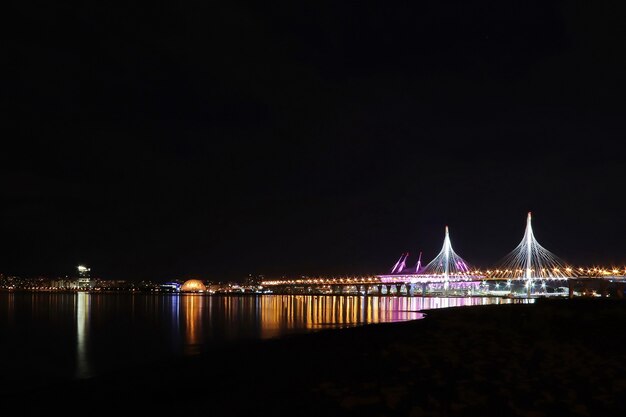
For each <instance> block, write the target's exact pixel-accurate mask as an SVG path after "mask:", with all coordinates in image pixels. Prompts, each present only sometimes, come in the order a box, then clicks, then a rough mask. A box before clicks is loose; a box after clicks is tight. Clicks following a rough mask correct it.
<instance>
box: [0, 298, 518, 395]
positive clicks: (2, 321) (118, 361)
mask: <svg viewBox="0 0 626 417" xmlns="http://www.w3.org/2000/svg"><path fill="white" fill-rule="evenodd" d="M514 301H516V302H524V301H528V300H512V299H507V298H498V297H467V298H436V297H425V298H422V297H377V296H369V297H359V296H299V295H293V296H287V295H285V296H279V295H263V296H208V295H182V294H167V295H149V294H128V293H111V294H97V293H87V292H78V293H45V292H0V331H1V340H2V343H1V344H0V354H2V356H3V357H5V358H10V360H9V361H7V362H6V363H5V366H4V367H3V372H2V374H0V375H1V376H0V381H1V385H2V387H4V388H5V389H8V390H11V391H19V390H22V389H27V388H29V387H31V386H34V385H36V386H40V385H45V384H49V383H52V382H54V381H57V380H68V379H73V378H88V377H92V376H95V375H98V374H100V373H102V372H104V371H111V370H115V369H123V368H127V367H132V366H136V365H138V364H141V363H147V362H150V361H158V360H161V359H165V358H169V357H176V356H193V355H198V354H201V353H202V352H206V351H208V350H210V349H213V348H214V347H216V346H217V345H221V344H224V343H229V342H234V341H242V340H261V339H271V338H277V337H283V336H287V335H291V334H295V333H306V332H312V331H317V330H321V329H327V328H343V327H353V326H357V325H364V324H373V323H386V322H398V321H407V320H416V319H420V318H422V317H423V313H422V312H421V311H420V310H424V309H436V308H443V307H454V306H463V305H483V304H500V303H511V302H514Z"/></svg>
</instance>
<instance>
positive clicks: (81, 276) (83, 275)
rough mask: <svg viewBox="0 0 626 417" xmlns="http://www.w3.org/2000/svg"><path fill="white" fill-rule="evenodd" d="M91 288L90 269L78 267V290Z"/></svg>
mask: <svg viewBox="0 0 626 417" xmlns="http://www.w3.org/2000/svg"><path fill="white" fill-rule="evenodd" d="M90 288H91V268H87V267H86V266H84V265H78V289H79V290H88V289H90Z"/></svg>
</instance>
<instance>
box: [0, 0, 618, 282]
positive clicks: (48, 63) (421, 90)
mask: <svg viewBox="0 0 626 417" xmlns="http://www.w3.org/2000/svg"><path fill="white" fill-rule="evenodd" d="M62 3H64V2H34V1H20V2H15V4H14V5H13V6H12V9H13V13H7V16H6V19H7V20H9V24H8V25H6V26H5V28H6V29H8V31H7V35H5V38H4V39H5V42H4V43H5V46H7V45H8V50H6V51H5V60H6V61H5V64H4V67H5V70H6V69H8V70H9V75H5V76H4V77H3V96H4V97H5V99H7V100H6V103H7V104H6V105H5V106H3V107H4V109H5V110H4V111H3V113H4V115H5V123H3V131H4V133H3V135H2V136H3V141H2V149H1V151H0V164H1V166H0V174H1V175H0V184H1V187H0V190H1V194H0V195H1V199H2V200H1V206H0V210H1V216H0V237H1V239H2V248H1V252H0V272H2V273H5V274H17V275H22V276H32V275H48V276H54V275H57V274H58V275H66V274H73V273H74V272H75V267H76V265H78V264H79V263H85V264H87V265H89V266H91V268H92V272H93V275H95V276H98V277H102V278H107V279H137V280H138V279H153V280H168V279H173V278H181V279H182V278H188V277H199V278H202V279H207V280H238V279H241V278H243V277H245V276H246V275H247V274H250V273H251V274H264V275H265V276H266V277H277V276H282V275H286V276H294V275H318V274H364V273H369V274H374V273H383V272H386V271H388V270H389V269H390V268H391V267H392V266H393V264H394V263H395V261H396V260H397V258H398V257H399V256H400V254H401V253H403V252H406V251H409V252H410V253H411V257H410V259H409V263H410V264H414V263H415V261H416V260H417V254H418V253H419V252H420V251H422V252H423V258H424V259H423V260H424V261H429V260H430V259H432V258H433V257H434V256H435V255H436V254H437V252H438V251H439V250H440V248H441V245H442V242H443V234H444V226H445V225H449V227H450V234H451V238H452V244H453V247H454V249H455V250H456V252H457V253H458V254H459V255H460V256H462V257H463V258H465V259H466V260H467V261H468V263H470V264H472V265H476V266H479V267H487V266H491V265H493V264H494V263H496V262H497V261H499V260H500V259H502V258H503V257H504V256H505V255H506V254H507V253H508V252H509V251H511V250H512V249H513V248H514V247H515V246H516V245H517V244H518V243H519V241H520V240H521V239H522V236H523V232H524V226H525V221H526V213H527V212H528V211H532V212H533V226H534V231H535V236H536V237H537V239H538V241H539V242H540V243H541V244H542V245H543V246H544V247H546V248H547V249H549V250H551V251H552V252H554V253H555V254H557V255H558V256H560V257H561V258H563V259H565V260H566V261H568V262H571V263H574V264H576V265H585V266H586V265H590V264H605V265H620V266H623V265H624V264H626V239H625V236H626V233H625V232H626V215H625V214H626V205H625V200H626V199H625V198H624V185H623V184H624V180H625V178H626V169H625V166H624V163H623V160H624V149H625V145H624V144H623V143H624V139H625V136H626V124H625V122H626V118H625V115H626V113H625V108H624V107H625V103H624V99H625V97H626V95H625V93H626V81H625V80H626V25H625V24H624V16H625V13H624V12H625V11H626V10H625V8H624V7H622V8H621V9H619V8H618V7H619V6H615V5H601V4H598V3H599V2H568V1H560V2H555V1H549V0H540V1H524V2H502V1H484V0H480V1H468V0H463V1H419V2H418V1H412V2H411V1H402V2H389V1H384V2H383V1H381V2H374V1H352V2H340V1H319V0H316V1H271V2H260V3H259V4H256V3H258V2H254V4H253V2H249V3H247V2H240V1H227V2H223V3H221V4H217V2H207V1H203V2H191V1H190V2H176V4H170V5H169V6H168V8H164V7H163V6H160V5H158V4H156V3H158V2H156V3H155V4H152V3H148V2H140V3H136V4H133V2H124V5H123V6H119V8H118V6H114V5H112V4H110V3H109V2H93V1H85V2H82V3H83V4H82V5H72V6H70V5H69V2H68V5H63V4H62ZM513 3H514V4H513ZM588 3H592V4H588Z"/></svg>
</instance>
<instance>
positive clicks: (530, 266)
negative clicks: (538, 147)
mask: <svg viewBox="0 0 626 417" xmlns="http://www.w3.org/2000/svg"><path fill="white" fill-rule="evenodd" d="M408 258H409V253H408V252H407V253H403V254H402V255H401V256H400V258H399V259H398V260H397V262H396V263H395V264H394V265H393V267H392V268H391V269H390V271H389V272H388V273H385V274H380V275H372V276H360V277H359V276H353V277H331V278H329V277H317V278H311V277H300V278H296V279H281V280H268V281H264V282H263V285H264V286H265V287H267V288H270V289H275V290H278V292H294V290H295V292H304V293H311V292H315V293H320V292H321V293H332V294H335V293H348V294H350V293H354V294H388V295H389V294H395V295H401V294H403V295H418V294H421V295H426V294H432V295H451V296H464V295H502V296H506V295H517V296H541V295H543V296H548V295H570V296H572V295H573V294H574V293H575V292H576V291H575V289H576V287H582V290H581V291H582V292H585V293H590V294H593V293H594V291H595V292H596V293H597V294H598V295H604V294H605V293H606V294H608V293H609V292H610V291H613V290H615V291H616V292H617V294H616V295H617V296H620V297H623V291H624V288H623V284H624V281H625V280H626V268H598V267H593V268H583V267H574V266H571V265H568V264H567V263H566V262H565V261H563V260H562V259H561V258H559V257H558V256H556V255H555V254H553V253H552V252H550V251H549V250H547V249H546V248H544V247H543V246H541V245H540V244H539V242H537V240H536V239H535V236H534V233H533V228H532V215H531V213H528V216H527V219H526V229H525V232H524V236H523V238H522V240H521V242H520V243H519V244H518V245H517V246H516V247H515V249H513V250H512V251H511V252H510V253H509V254H507V255H506V256H505V257H504V258H503V259H502V260H501V261H500V262H498V263H497V264H496V267H494V268H491V269H487V270H485V271H482V270H480V269H478V268H475V267H472V266H471V265H470V264H469V263H468V262H466V261H465V260H464V259H463V258H461V256H459V255H458V254H457V253H456V252H455V251H454V249H453V248H452V242H451V239H450V232H449V228H448V226H446V227H445V234H444V240H443V246H442V248H441V250H440V251H439V253H438V254H437V256H435V258H434V259H433V260H431V261H430V262H429V263H427V264H426V265H422V256H421V253H420V255H419V257H418V260H417V263H416V265H415V266H408V265H407V261H408ZM612 283H616V284H615V285H613V284H612ZM609 287H611V288H609ZM289 290H291V291H289ZM615 291H614V292H615Z"/></svg>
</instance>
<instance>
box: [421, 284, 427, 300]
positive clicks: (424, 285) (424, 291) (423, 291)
mask: <svg viewBox="0 0 626 417" xmlns="http://www.w3.org/2000/svg"><path fill="white" fill-rule="evenodd" d="M427 288H428V284H427V283H425V282H422V297H423V296H425V295H426V289H427Z"/></svg>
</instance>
